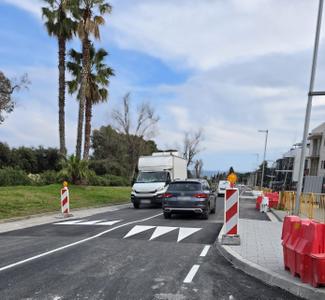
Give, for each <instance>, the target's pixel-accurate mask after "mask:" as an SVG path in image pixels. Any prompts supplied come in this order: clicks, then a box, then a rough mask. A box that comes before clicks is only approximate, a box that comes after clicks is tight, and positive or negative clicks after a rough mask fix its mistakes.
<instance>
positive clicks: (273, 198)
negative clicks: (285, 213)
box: [265, 192, 279, 208]
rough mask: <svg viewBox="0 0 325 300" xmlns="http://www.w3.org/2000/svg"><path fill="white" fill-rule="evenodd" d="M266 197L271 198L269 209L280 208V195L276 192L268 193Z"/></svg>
mask: <svg viewBox="0 0 325 300" xmlns="http://www.w3.org/2000/svg"><path fill="white" fill-rule="evenodd" d="M265 196H266V197H268V198H269V207H271V208H276V207H278V204H279V193H277V192H274V193H266V194H265Z"/></svg>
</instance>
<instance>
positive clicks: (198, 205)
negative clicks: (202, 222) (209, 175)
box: [162, 179, 216, 219]
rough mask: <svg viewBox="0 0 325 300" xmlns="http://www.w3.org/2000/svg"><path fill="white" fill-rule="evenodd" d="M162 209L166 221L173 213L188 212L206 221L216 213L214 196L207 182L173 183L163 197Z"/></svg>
mask: <svg viewBox="0 0 325 300" xmlns="http://www.w3.org/2000/svg"><path fill="white" fill-rule="evenodd" d="M162 208H163V212H164V217H165V218H166V219H168V218H170V217H171V215H172V214H173V213H177V214H178V213H188V212H193V213H196V214H200V215H201V216H202V218H203V219H208V218H209V214H210V213H215V211H216V195H215V192H214V191H213V190H212V189H211V188H210V186H209V183H208V182H207V180H203V179H190V180H185V181H173V182H171V183H170V185H169V187H168V189H167V191H166V193H165V194H164V195H163V199H162Z"/></svg>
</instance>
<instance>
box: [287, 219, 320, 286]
mask: <svg viewBox="0 0 325 300" xmlns="http://www.w3.org/2000/svg"><path fill="white" fill-rule="evenodd" d="M281 238H282V246H283V259H284V266H285V268H286V269H289V270H290V272H291V273H292V274H293V275H299V276H300V279H301V281H302V282H304V283H309V284H311V285H312V286H314V287H318V286H320V285H325V224H324V223H320V222H317V221H313V220H309V219H300V218H299V217H297V216H287V217H285V219H284V222H283V227H282V236H281Z"/></svg>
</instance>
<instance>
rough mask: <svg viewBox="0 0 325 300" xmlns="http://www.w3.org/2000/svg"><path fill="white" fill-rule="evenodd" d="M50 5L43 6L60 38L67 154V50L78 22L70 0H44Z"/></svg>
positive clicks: (61, 130)
mask: <svg viewBox="0 0 325 300" xmlns="http://www.w3.org/2000/svg"><path fill="white" fill-rule="evenodd" d="M43 1H44V2H45V3H46V4H47V5H48V6H47V7H42V14H43V17H44V18H45V27H46V29H47V32H48V34H49V35H50V36H55V37H56V38H57V40H58V48H59V51H58V55H59V63H58V68H59V101H58V102H59V137H60V153H61V154H63V155H66V152H67V150H66V146H65V112H64V106H65V54H66V53H65V52H66V42H67V41H68V40H70V39H72V37H73V34H74V33H75V32H76V29H77V23H76V22H75V21H73V20H72V19H71V18H70V17H69V10H70V9H71V4H70V1H69V0H43Z"/></svg>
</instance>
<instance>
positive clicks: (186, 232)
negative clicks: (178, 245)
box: [177, 227, 202, 242]
mask: <svg viewBox="0 0 325 300" xmlns="http://www.w3.org/2000/svg"><path fill="white" fill-rule="evenodd" d="M201 229H202V228H191V227H180V228H179V232H178V238H177V242H180V241H181V240H184V239H185V238H187V237H188V236H190V235H191V234H193V233H195V232H197V231H199V230H201Z"/></svg>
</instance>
